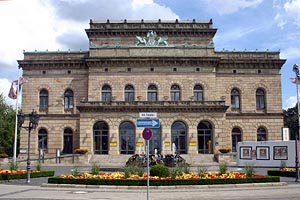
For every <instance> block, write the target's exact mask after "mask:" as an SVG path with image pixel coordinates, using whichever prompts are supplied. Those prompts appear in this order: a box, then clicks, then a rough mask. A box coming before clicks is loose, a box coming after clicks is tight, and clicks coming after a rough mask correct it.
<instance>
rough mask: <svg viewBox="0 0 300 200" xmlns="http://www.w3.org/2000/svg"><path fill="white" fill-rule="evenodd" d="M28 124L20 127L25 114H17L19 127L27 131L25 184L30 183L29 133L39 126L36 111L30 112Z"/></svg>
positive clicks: (38, 117)
mask: <svg viewBox="0 0 300 200" xmlns="http://www.w3.org/2000/svg"><path fill="white" fill-rule="evenodd" d="M28 117H29V124H28V127H22V124H23V123H24V121H25V114H23V113H22V112H21V113H19V114H18V123H19V125H20V127H22V128H25V129H27V130H28V148H27V167H26V169H27V178H26V183H30V132H31V130H32V129H36V127H37V126H38V124H39V119H40V116H39V115H38V114H37V113H36V111H34V110H32V112H31V113H29V114H28Z"/></svg>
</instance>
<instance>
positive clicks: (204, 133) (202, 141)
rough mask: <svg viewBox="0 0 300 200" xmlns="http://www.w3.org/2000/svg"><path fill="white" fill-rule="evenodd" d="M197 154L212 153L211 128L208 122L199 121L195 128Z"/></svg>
mask: <svg viewBox="0 0 300 200" xmlns="http://www.w3.org/2000/svg"><path fill="white" fill-rule="evenodd" d="M197 136H198V153H203V154H211V153H213V128H212V125H211V123H209V122H208V121H201V122H200V123H199V124H198V126H197Z"/></svg>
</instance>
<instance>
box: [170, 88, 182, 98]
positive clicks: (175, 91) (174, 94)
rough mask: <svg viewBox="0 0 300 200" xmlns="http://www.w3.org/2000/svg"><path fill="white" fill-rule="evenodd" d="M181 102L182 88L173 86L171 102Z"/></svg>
mask: <svg viewBox="0 0 300 200" xmlns="http://www.w3.org/2000/svg"><path fill="white" fill-rule="evenodd" d="M180 100H181V93H180V87H179V86H178V85H172V86H171V101H180Z"/></svg>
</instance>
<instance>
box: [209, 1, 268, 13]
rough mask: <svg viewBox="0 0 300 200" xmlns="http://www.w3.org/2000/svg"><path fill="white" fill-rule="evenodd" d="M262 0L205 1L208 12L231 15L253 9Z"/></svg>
mask: <svg viewBox="0 0 300 200" xmlns="http://www.w3.org/2000/svg"><path fill="white" fill-rule="evenodd" d="M262 2H263V0H206V3H207V6H208V7H209V8H210V10H212V11H214V12H217V13H218V14H219V15H226V14H232V13H235V12H237V11H239V10H242V9H246V8H255V7H256V6H258V5H259V4H261V3H262Z"/></svg>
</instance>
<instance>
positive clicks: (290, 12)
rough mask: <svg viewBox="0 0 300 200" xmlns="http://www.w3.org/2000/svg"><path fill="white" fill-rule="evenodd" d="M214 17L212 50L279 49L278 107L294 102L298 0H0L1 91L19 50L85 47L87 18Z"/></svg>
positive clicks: (299, 41)
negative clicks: (280, 91)
mask: <svg viewBox="0 0 300 200" xmlns="http://www.w3.org/2000/svg"><path fill="white" fill-rule="evenodd" d="M90 19H93V20H106V19H110V20H124V19H127V20H140V19H145V20H150V19H151V20H158V19H162V20H164V19H165V20H175V19H179V20H193V19H196V20H209V19H212V20H213V27H214V28H217V29H218V31H217V34H216V36H215V38H214V44H215V50H216V51H222V50H223V49H225V50H229V51H233V50H235V51H244V50H247V51H256V50H258V51H267V50H268V51H280V57H281V58H282V59H287V61H286V63H285V64H284V65H283V67H282V69H281V83H282V104H283V105H282V107H283V108H284V109H287V108H289V107H293V106H295V104H296V102H297V98H296V94H297V92H296V86H295V85H294V84H292V83H291V82H290V80H289V78H293V77H295V73H294V72H293V71H292V66H293V65H294V64H295V63H300V0H0V30H1V32H0V93H3V95H4V96H5V97H6V101H7V103H8V104H11V105H13V104H14V100H11V99H9V98H8V97H7V94H8V92H9V88H10V85H11V82H12V81H13V80H15V79H17V76H18V63H17V60H22V59H23V51H35V50H37V51H47V50H48V51H57V50H58V49H59V50H60V51H66V50H69V49H70V50H71V51H78V50H80V49H82V50H88V38H87V36H86V33H85V29H87V28H89V20H90Z"/></svg>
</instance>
